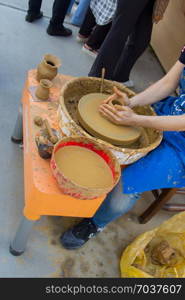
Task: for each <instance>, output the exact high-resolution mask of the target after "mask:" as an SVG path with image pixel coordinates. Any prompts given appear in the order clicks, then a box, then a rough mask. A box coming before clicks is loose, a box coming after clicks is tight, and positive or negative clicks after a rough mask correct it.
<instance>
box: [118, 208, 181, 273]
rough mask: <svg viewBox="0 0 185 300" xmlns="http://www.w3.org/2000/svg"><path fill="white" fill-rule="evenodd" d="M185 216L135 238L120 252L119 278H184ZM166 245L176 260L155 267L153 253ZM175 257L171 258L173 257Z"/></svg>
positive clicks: (177, 217)
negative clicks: (159, 246) (162, 244)
mask: <svg viewBox="0 0 185 300" xmlns="http://www.w3.org/2000/svg"><path fill="white" fill-rule="evenodd" d="M184 220H185V212H182V213H178V214H176V215H175V216H174V217H172V218H170V219H169V220H167V221H166V222H164V223H163V224H162V225H161V226H159V227H157V228H155V229H154V230H151V231H148V232H145V233H143V234H141V235H140V236H138V237H137V238H136V239H135V240H134V241H133V242H132V243H131V244H130V245H129V246H128V247H127V248H126V249H125V250H124V252H123V254H122V257H121V262H120V268H121V277H124V278H125V277H129V278H155V277H157V278H184V277H185V221H184ZM164 241H165V242H167V243H168V244H169V246H170V247H172V248H173V249H174V251H175V253H176V254H175V257H174V256H173V257H171V260H169V261H168V263H166V264H162V263H161V264H160V263H156V262H155V261H154V260H153V259H152V251H154V249H155V248H156V246H158V245H160V244H161V243H163V242H164ZM173 255H174V254H173Z"/></svg>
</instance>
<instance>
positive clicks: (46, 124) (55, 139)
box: [44, 119, 58, 144]
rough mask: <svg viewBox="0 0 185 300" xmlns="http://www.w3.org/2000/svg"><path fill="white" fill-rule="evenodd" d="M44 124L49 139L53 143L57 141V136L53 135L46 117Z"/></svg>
mask: <svg viewBox="0 0 185 300" xmlns="http://www.w3.org/2000/svg"><path fill="white" fill-rule="evenodd" d="M44 125H45V127H46V129H47V132H48V135H49V140H50V141H51V142H52V143H53V144H55V143H56V142H57V141H58V138H57V136H55V135H54V134H53V130H52V129H51V126H50V124H49V122H48V120H47V119H45V120H44Z"/></svg>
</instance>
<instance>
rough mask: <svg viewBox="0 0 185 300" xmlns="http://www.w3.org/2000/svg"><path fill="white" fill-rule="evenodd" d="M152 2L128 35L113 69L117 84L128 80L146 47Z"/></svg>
mask: <svg viewBox="0 0 185 300" xmlns="http://www.w3.org/2000/svg"><path fill="white" fill-rule="evenodd" d="M153 6H154V0H151V2H149V3H148V5H147V6H146V7H145V9H144V10H143V12H142V14H141V15H140V17H139V20H138V22H137V23H136V25H135V29H134V31H133V33H132V34H131V35H130V37H129V40H128V42H127V43H126V45H125V48H124V50H123V53H122V55H121V58H120V59H119V61H118V63H117V66H116V68H115V71H114V74H113V79H114V80H115V81H119V82H125V81H128V80H129V77H130V72H131V70H132V68H133V66H134V64H135V62H136V61H137V59H138V58H139V57H140V56H141V54H142V53H143V52H144V51H145V49H146V48H147V47H148V45H149V43H150V40H151V34H152V26H153V22H152V14H153Z"/></svg>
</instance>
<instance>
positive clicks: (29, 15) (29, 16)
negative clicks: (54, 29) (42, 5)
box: [25, 11, 43, 23]
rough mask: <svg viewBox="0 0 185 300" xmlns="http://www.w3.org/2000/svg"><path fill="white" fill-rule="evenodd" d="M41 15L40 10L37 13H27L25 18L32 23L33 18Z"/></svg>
mask: <svg viewBox="0 0 185 300" xmlns="http://www.w3.org/2000/svg"><path fill="white" fill-rule="evenodd" d="M42 17H43V12H42V11H40V12H39V13H38V14H33V13H28V14H27V15H26V17H25V20H26V21H27V22H29V23H32V22H33V21H35V20H38V19H41V18H42Z"/></svg>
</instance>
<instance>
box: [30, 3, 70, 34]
mask: <svg viewBox="0 0 185 300" xmlns="http://www.w3.org/2000/svg"><path fill="white" fill-rule="evenodd" d="M41 5H42V0H30V1H29V2H28V12H27V15H26V17H25V20H26V21H27V22H30V23H32V22H34V21H35V20H38V19H40V18H42V17H43V13H42V11H41V10H40V9H41ZM69 5H70V0H55V1H54V3H53V9H52V18H51V19H50V23H49V26H48V28H47V33H48V34H49V35H55V36H70V35H71V34H72V31H71V29H69V28H66V27H64V25H63V22H64V18H65V16H66V13H67V10H68V7H69Z"/></svg>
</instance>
